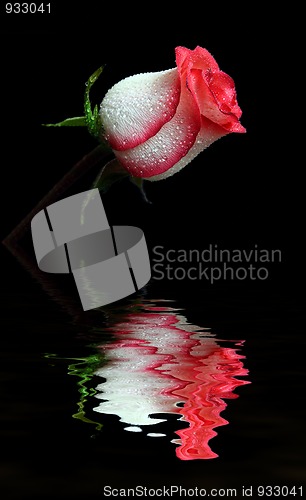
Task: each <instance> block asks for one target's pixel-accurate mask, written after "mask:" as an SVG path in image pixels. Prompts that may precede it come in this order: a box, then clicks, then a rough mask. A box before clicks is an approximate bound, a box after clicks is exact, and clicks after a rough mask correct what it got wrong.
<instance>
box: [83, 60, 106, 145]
mask: <svg viewBox="0 0 306 500" xmlns="http://www.w3.org/2000/svg"><path fill="white" fill-rule="evenodd" d="M103 69H104V66H100V68H98V69H97V70H96V71H95V72H94V73H93V74H92V75H91V76H90V77H89V79H88V80H87V82H86V84H85V85H86V89H85V94H84V112H85V120H86V125H87V128H88V130H89V133H90V134H91V135H93V136H94V137H95V138H96V139H100V138H101V135H102V122H101V119H100V116H99V108H98V106H97V105H95V107H94V108H93V111H92V108H91V102H90V98H89V92H90V90H91V87H92V86H93V84H94V83H95V82H96V81H97V79H98V78H99V76H100V75H101V73H102V71H103Z"/></svg>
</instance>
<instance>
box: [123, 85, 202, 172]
mask: <svg viewBox="0 0 306 500" xmlns="http://www.w3.org/2000/svg"><path fill="white" fill-rule="evenodd" d="M200 129H201V116H200V113H199V109H198V106H197V104H196V103H195V101H194V99H193V97H192V95H191V93H190V92H189V90H188V88H187V87H186V86H185V87H184V86H182V89H181V99H180V103H179V105H178V107H177V110H176V113H175V115H174V117H173V118H172V119H171V120H170V121H169V122H167V123H166V124H165V125H164V126H163V127H162V128H161V129H160V130H159V132H158V133H157V134H156V135H155V136H154V137H151V138H150V139H148V140H147V141H146V142H145V143H144V144H140V145H139V146H137V147H135V148H132V149H129V150H127V151H118V150H117V151H114V153H115V154H116V156H117V158H118V160H119V161H120V163H121V164H122V165H123V166H124V167H125V168H126V169H127V170H128V171H129V173H130V174H131V175H133V176H135V177H143V178H151V176H155V175H159V174H162V173H163V172H165V171H167V170H168V169H170V168H171V167H173V166H174V165H175V164H176V163H177V162H178V161H179V160H180V159H181V158H182V157H184V156H185V155H186V154H187V152H188V151H189V150H190V148H191V147H192V146H193V144H194V142H195V140H196V137H197V135H198V133H199V131H200Z"/></svg>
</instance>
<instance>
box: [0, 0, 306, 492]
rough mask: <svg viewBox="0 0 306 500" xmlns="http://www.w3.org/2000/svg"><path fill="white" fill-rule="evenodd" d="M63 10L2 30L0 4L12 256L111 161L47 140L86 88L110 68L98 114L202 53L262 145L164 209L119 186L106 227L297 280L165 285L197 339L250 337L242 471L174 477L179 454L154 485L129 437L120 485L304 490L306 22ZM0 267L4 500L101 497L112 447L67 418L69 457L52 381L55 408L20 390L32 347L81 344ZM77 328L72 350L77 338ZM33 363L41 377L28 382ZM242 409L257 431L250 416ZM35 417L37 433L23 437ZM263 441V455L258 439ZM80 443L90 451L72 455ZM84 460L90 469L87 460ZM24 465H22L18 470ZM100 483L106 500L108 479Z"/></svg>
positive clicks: (186, 467)
mask: <svg viewBox="0 0 306 500" xmlns="http://www.w3.org/2000/svg"><path fill="white" fill-rule="evenodd" d="M51 9H52V13H51V14H50V15H47V14H44V15H40V14H36V15H35V16H34V15H31V16H30V15H29V16H26V15H19V16H17V15H15V16H13V15H12V14H11V15H5V12H4V4H2V5H1V47H2V51H1V52H2V55H1V115H2V141H1V152H2V162H1V181H2V182H1V186H2V190H1V191H2V194H1V203H2V209H1V210H2V218H1V236H2V239H3V238H4V237H5V236H6V235H7V234H8V233H10V231H11V230H12V229H13V228H14V227H15V226H16V225H17V224H18V223H19V222H20V221H21V220H22V219H23V218H24V217H25V216H26V215H27V214H28V213H29V212H30V210H31V209H33V207H35V205H36V204H37V203H38V202H39V201H40V200H41V198H42V197H43V196H44V195H45V194H46V193H47V192H48V191H49V190H50V189H51V188H52V187H53V186H54V184H55V183H57V182H58V181H59V180H60V179H61V178H62V176H63V175H64V174H65V173H66V172H67V171H68V170H69V169H70V168H72V167H73V165H74V164H75V163H76V162H77V161H79V160H80V158H82V157H83V156H84V155H85V154H87V153H88V152H90V151H91V150H92V149H93V148H94V147H95V146H96V142H95V140H94V139H93V138H92V137H90V136H89V134H88V133H87V131H86V130H85V129H51V128H44V127H42V126H41V124H42V123H46V122H56V121H60V120H62V119H64V118H66V117H70V116H76V115H81V114H82V112H83V109H82V102H83V92H84V84H85V82H86V80H87V79H88V77H89V75H90V74H91V73H93V71H95V70H96V69H97V68H98V67H99V66H100V65H102V64H106V67H105V70H104V72H103V75H102V76H101V78H100V79H99V81H98V82H97V83H96V85H95V87H94V89H93V92H92V96H93V98H94V99H95V100H96V102H97V103H100V101H101V100H102V98H103V95H104V94H105V92H106V91H107V90H108V88H110V86H111V85H113V84H114V83H116V82H118V81H119V80H121V79H122V78H124V77H126V76H129V75H132V74H136V73H140V72H147V71H161V70H164V69H169V68H171V67H174V66H175V55H174V48H175V47H176V46H178V45H184V46H186V47H187V48H190V49H193V48H195V47H196V46H197V45H200V46H202V47H205V48H206V49H208V50H209V51H210V52H211V54H212V55H213V56H214V57H215V59H216V60H217V62H218V64H219V66H220V68H221V69H222V70H223V71H225V72H226V73H228V74H229V75H230V76H231V77H232V78H233V79H234V81H235V84H236V90H237V97H238V103H239V105H240V107H241V109H242V112H243V114H242V118H241V123H242V124H243V125H244V126H245V127H246V129H247V133H246V134H230V135H228V136H226V137H224V138H222V139H220V140H219V141H217V142H215V143H214V144H213V145H212V146H210V147H209V148H208V149H207V150H206V151H204V152H203V153H201V154H200V155H199V156H198V157H197V158H196V159H194V160H193V162H192V163H191V164H189V165H188V166H187V167H186V168H185V169H183V171H181V172H180V173H178V174H177V175H175V176H173V177H171V178H169V179H167V180H165V181H160V182H154V183H150V182H146V183H145V190H146V193H147V196H148V198H149V199H150V200H151V202H152V203H151V204H147V203H145V202H144V201H143V199H142V197H141V195H140V193H139V191H138V190H137V188H136V187H135V186H133V185H132V184H131V183H130V182H129V181H128V180H127V179H126V180H124V181H122V182H121V183H120V184H117V185H114V186H113V187H112V188H111V189H110V191H109V192H108V193H107V194H106V195H105V197H104V198H103V200H104V204H105V207H106V209H107V213H108V216H109V220H110V222H111V223H112V224H120V225H121V224H131V225H136V226H139V227H141V228H142V229H143V230H144V232H145V235H146V238H147V240H148V244H149V248H152V247H153V246H154V245H157V244H158V245H165V246H167V247H169V248H170V247H172V248H200V249H203V248H207V246H208V245H209V244H217V245H218V246H219V248H240V249H243V248H245V249H248V248H250V249H251V248H253V247H254V245H255V244H257V245H258V247H259V248H264V249H267V250H271V249H280V250H281V252H282V263H281V264H279V265H275V266H271V268H269V269H270V271H271V273H270V276H269V279H268V280H266V281H264V282H253V281H250V280H244V281H242V282H237V281H236V282H224V281H223V282H220V283H217V284H215V285H214V286H211V285H210V284H208V283H203V282H192V283H190V282H175V283H166V282H163V283H162V284H160V283H153V284H152V287H153V293H155V295H158V294H161V289H162V294H163V298H167V297H173V296H175V298H176V300H177V301H178V303H179V304H181V306H182V307H184V308H186V307H187V308H188V307H189V306H190V308H191V309H190V311H191V312H190V317H189V320H190V321H191V322H195V323H196V324H202V323H203V321H204V322H205V323H207V324H209V325H211V326H212V328H214V329H215V330H217V331H219V332H221V334H222V335H223V337H225V338H231V337H233V332H235V337H236V338H244V337H247V338H248V342H247V343H246V351H245V353H246V354H247V359H248V365H247V366H248V367H249V368H250V372H251V374H252V384H251V385H250V386H248V391H249V392H248V398H247V397H246V399H245V403H244V402H243V397H242V396H241V398H239V400H237V401H236V402H235V405H236V410H237V413H234V414H233V415H232V417H231V422H232V423H233V431H232V434H231V433H230V431H227V430H226V429H225V428H224V429H225V430H222V429H221V430H220V435H222V433H223V439H224V440H225V441H224V442H225V443H226V445H227V446H225V447H224V448H225V450H229V449H230V450H231V453H232V455H231V453H230V452H229V451H224V454H223V458H222V459H220V462H218V464H216V462H214V461H213V462H214V463H213V464H212V463H209V464H207V467H206V469H205V471H204V472H203V467H202V464H198V463H196V464H194V465H191V464H190V463H187V464H181V463H180V464H175V465H173V464H167V462H166V460H167V456H168V455H167V453H166V454H165V458H164V460H163V459H161V458H160V456H159V453H158V450H157V449H156V450H154V449H153V448H154V446H153V445H152V448H150V450H149V452H150V454H151V458H153V460H154V459H156V460H155V462H153V464H154V465H152V466H151V467H152V468H151V469H150V472H148V468H149V467H150V466H149V464H148V463H147V462H146V460H147V456H145V457H143V456H142V455H141V453H140V454H138V455H137V453H136V452H135V451H133V446H134V444H133V443H134V442H132V441H131V442H129V439H130V438H126V442H125V443H123V445H122V449H121V455H120V454H119V455H118V454H117V452H116V450H117V448H116V447H115V449H113V448H112V447H113V443H112V442H111V438H110V441H109V442H106V444H105V446H106V452H105V449H104V453H106V457H103V460H104V462H103V463H104V467H105V470H106V471H108V473H109V474H110V476H109V477H110V478H111V479H112V482H113V484H115V483H116V481H117V484H121V483H124V482H125V481H126V482H128V478H130V483H131V485H133V484H134V485H135V484H142V483H143V484H145V483H146V482H147V484H149V483H151V484H155V483H158V477H159V476H160V477H161V478H162V479H161V481H160V482H159V484H163V483H162V480H166V472H167V466H168V467H169V478H171V479H172V480H173V478H174V477H178V478H179V477H181V478H182V481H183V480H184V481H185V482H186V483H188V484H191V485H196V484H198V483H199V481H200V479H199V478H200V477H201V481H202V480H203V477H202V475H203V473H204V474H205V475H207V484H209V485H210V486H211V487H217V486H218V484H220V485H222V486H223V487H226V486H227V485H228V487H230V486H231V485H232V484H235V485H236V484H237V485H238V484H239V485H242V484H245V483H246V484H255V482H256V481H257V482H258V481H260V480H261V479H262V480H263V481H264V484H270V483H271V484H278V483H277V481H278V482H280V481H281V478H282V477H284V478H286V477H287V476H286V474H287V470H290V473H289V472H288V478H289V479H290V481H291V483H293V482H295V484H297V485H299V484H302V482H303V481H304V479H303V478H304V477H305V462H303V459H302V457H303V451H302V450H303V434H302V431H303V428H302V426H301V421H302V416H301V412H302V407H303V404H302V402H303V399H304V398H303V392H304V390H305V378H304V368H303V367H304V364H305V363H304V351H303V347H304V345H305V341H304V331H303V330H304V318H305V314H304V312H305V311H304V299H305V294H304V279H305V276H304V270H305V265H304V231H305V229H304V227H305V224H304V212H305V208H304V181H303V175H302V170H303V166H302V164H303V157H301V156H300V154H299V153H298V146H299V141H298V136H299V130H300V128H301V127H302V126H303V125H301V126H300V125H299V123H300V118H301V117H300V109H301V108H300V107H299V105H300V104H299V102H300V101H299V98H300V88H299V85H300V84H299V83H298V82H299V79H298V77H297V76H296V73H297V72H298V69H297V68H298V62H297V59H298V57H297V55H298V50H299V33H300V32H299V30H298V28H297V19H298V18H299V15H298V13H296V12H295V13H294V14H293V13H290V12H288V9H287V10H283V11H282V10H281V9H280V8H278V9H277V12H275V11H273V12H271V13H268V12H267V11H266V10H265V8H264V7H263V6H262V7H260V6H259V5H258V4H256V6H255V5H249V4H244V6H243V7H241V4H240V5H239V4H237V5H235V4H232V3H231V4H230V5H227V7H226V8H225V7H224V6H219V5H218V6H216V5H215V6H214V5H209V6H208V5H206V4H198V5H187V6H186V5H184V6H183V9H182V7H180V6H178V5H175V6H174V7H171V6H170V8H168V9H167V10H166V5H161V6H158V5H156V4H154V5H153V4H145V5H140V6H137V7H136V6H134V7H133V6H131V5H127V4H125V5H124V4H123V5H114V6H110V5H104V4H103V3H102V2H100V3H98V4H97V2H86V3H85V2H84V3H83V4H81V3H80V4H78V3H76V2H70V3H69V2H65V5H62V4H61V3H60V2H51ZM289 32H290V36H289ZM86 188H87V186H86ZM79 190H81V189H79ZM28 236H29V235H27V237H28ZM25 239H26V238H25ZM24 244H25V245H26V242H25V243H24ZM21 246H22V243H21ZM1 252H2V259H3V260H2V262H3V266H2V273H3V276H2V277H3V285H2V297H3V298H2V304H3V306H4V314H3V332H4V333H3V334H2V341H3V349H2V352H3V354H4V362H5V363H6V365H5V366H9V367H10V372H9V373H10V375H9V376H8V375H7V373H8V372H6V371H5V372H4V382H5V383H4V393H5V394H6V395H7V396H8V407H7V408H8V409H7V410H6V411H5V412H4V413H3V415H4V416H3V419H4V424H5V425H4V426H3V432H2V436H3V440H4V444H5V446H4V447H3V450H4V454H3V457H2V459H3V471H4V472H3V478H4V482H3V485H4V491H5V494H4V497H3V498H5V499H6V498H14V499H15V498H16V499H17V498H18V499H19V498H36V496H33V495H34V494H35V495H37V498H70V496H71V498H72V497H73V498H84V499H85V498H88V499H89V498H101V497H102V495H101V494H98V493H96V492H97V491H98V488H94V486H93V485H94V484H98V482H99V478H97V476H96V470H95V465H96V464H97V462H98V461H99V459H100V458H101V456H100V455H99V447H98V446H97V447H92V448H90V447H88V444H87V442H86V436H85V432H84V431H83V432H84V435H82V431H79V428H76V427H75V425H76V424H75V422H72V423H71V421H70V420H69V411H68V412H67V416H66V417H65V418H66V419H67V422H66V421H65V422H64V429H66V431H65V432H66V441H65V439H64V434H63V433H64V431H63V430H61V428H60V424H58V425H56V424H55V426H54V427H53V428H51V429H50V427H48V428H45V427H44V424H43V423H42V421H43V412H44V408H45V406H47V410H46V411H47V412H49V415H50V412H51V413H52V412H53V413H54V418H55V422H56V421H57V420H56V419H57V417H56V415H57V411H59V409H61V408H62V406H63V405H64V395H59V396H57V397H55V393H56V390H57V389H56V388H55V387H54V386H52V383H51V380H50V379H47V380H45V381H44V382H45V383H47V387H48V390H49V391H50V392H49V394H50V393H51V395H53V401H54V400H55V401H56V403H54V408H53V409H52V405H51V406H48V404H49V405H50V403H49V398H47V396H46V393H45V392H43V390H42V391H41V392H40V391H39V390H38V391H37V394H38V398H36V397H35V398H34V396H33V394H32V396H31V397H30V395H29V393H28V391H27V389H26V387H25V388H20V387H19V389H18V380H19V379H20V378H21V379H22V377H23V376H24V375H25V373H26V374H27V375H26V378H27V377H28V376H29V375H28V374H29V373H32V372H31V370H34V368H33V367H32V368H31V356H30V355H29V353H30V352H31V350H32V349H34V348H33V346H35V349H34V352H37V351H40V350H41V351H43V350H44V349H46V346H47V345H48V347H50V346H49V344H51V345H52V344H54V345H55V346H57V348H58V344H59V343H60V341H61V335H63V343H64V345H66V344H65V342H66V343H67V344H68V343H69V339H70V337H69V335H71V338H73V328H72V327H71V324H70V320H69V319H68V320H67V318H66V316H65V314H63V313H62V312H60V311H58V306H57V304H56V302H55V303H54V302H53V301H52V300H51V299H50V297H48V296H47V295H46V294H44V293H43V292H42V291H41V289H40V288H39V286H37V284H36V283H35V282H32V281H31V276H30V275H29V273H27V272H26V271H25V269H24V268H23V266H20V263H18V262H17V260H16V259H15V257H14V256H13V255H12V254H11V253H10V252H9V251H8V250H7V248H5V247H4V246H2V248H1ZM174 291H175V292H174ZM191 306H192V307H191ZM54 317H56V318H57V319H56V320H55V319H54ZM201 322H202V323H201ZM58 325H62V327H61V328H62V329H60V330H58ZM65 328H66V329H67V332H68V333H67V332H66V333H65V334H64V333H63V330H65ZM42 332H43V339H42ZM48 343H49V344H48ZM16 346H19V347H18V348H17V347H16ZM16 349H17V350H16ZM50 349H51V347H50ZM54 349H55V350H56V347H54ZM24 352H25V353H26V355H27V360H28V361H27V363H26V366H25V367H24V368H21V367H22V366H23V361H22V360H23V353H24ZM263 353H266V355H264V354H263ZM14 357H15V359H14ZM14 366H15V367H14ZM24 370H25V372H24ZM35 370H37V371H36V372H35V373H36V375H35V376H37V378H38V379H39V378H40V376H41V374H42V376H45V377H47V375H46V368H45V365H43V362H42V363H41V366H39V364H38V366H37V364H36V365H35ZM39 370H41V371H39ZM282 370H284V371H282ZM282 373H283V375H282ZM14 374H15V376H14ZM31 376H33V377H34V374H33V373H32V375H31ZM6 377H8V380H9V382H7V380H6ZM37 383H38V384H39V382H37ZM38 387H40V386H39V385H38ZM41 389H42V386H41ZM244 390H245V389H244ZM240 392H241V394H242V392H243V391H240ZM17 395H19V398H20V400H21V401H23V410H20V406H18V405H17V403H16V408H15V406H14V404H13V406H12V401H15V402H16V400H17ZM29 397H30V402H29V400H28V398H29ZM34 399H35V406H33V405H34ZM51 400H52V398H51ZM252 402H253V406H252ZM255 402H256V403H255ZM27 404H29V405H30V408H36V410H35V412H36V413H35V416H34V410H32V411H31V410H29V411H28V412H27V411H26V410H25V408H26V407H27ZM31 405H32V406H31ZM56 405H58V407H57V406H56ZM241 405H242V406H241ZM243 405H244V406H243ZM247 405H250V410H249V413H247V411H246V407H247ZM239 408H240V409H241V412H242V413H243V412H244V413H243V414H248V418H246V419H243V418H242V417H239V411H238V409H239ZM10 412H11V413H10ZM252 412H255V413H254V415H255V416H253V414H252ZM263 412H266V413H267V414H268V415H269V418H268V419H267V422H263V421H261V420H260V419H261V415H262V413H263ZM6 414H7V415H8V417H7V418H6V417H5V415H6ZM11 415H13V417H11ZM18 415H19V416H18ZM25 415H26V417H25ZM37 415H40V417H38V416H37ZM270 415H271V417H270ZM276 415H277V416H278V417H279V419H278V420H277V421H276V420H275V416H276ZM24 418H25V419H26V422H27V424H26V425H25V428H26V431H24V434H22V433H21V434H18V432H17V430H16V429H17V428H18V429H19V428H20V425H21V424H20V422H21V421H22V420H23V419H24ZM49 418H50V419H51V417H49ZM6 426H7V428H8V430H7V429H6ZM21 427H22V426H21ZM228 427H229V426H228ZM250 427H252V438H251V439H249V438H248V437H247V436H248V434H247V433H248V432H250V431H249V429H250ZM22 428H23V427H22ZM29 429H30V431H29ZM67 429H70V430H69V431H67ZM77 432H80V436H79V439H80V442H79V443H78V444H76V443H75V442H74V437H75V434H76V433H77ZM16 436H17V437H16ZM244 436H246V437H245V438H244ZM269 436H270V437H269ZM216 440H217V438H216ZM42 443H44V445H43V444H42ZM84 443H85V444H84ZM237 443H238V444H237ZM282 443H283V449H284V450H286V451H284V452H282ZM274 445H275V447H274V448H273V446H274ZM216 447H218V444H216ZM271 449H273V450H274V451H273V453H272V452H269V450H271ZM88 450H90V451H88ZM127 450H128V451H127ZM275 450H276V451H275ZM221 451H222V450H221V446H220V453H221ZM78 453H79V454H80V455H82V454H83V455H84V454H86V453H91V456H90V458H88V460H87V461H86V459H84V457H83V458H82V459H81V458H80V459H79V461H78V459H77V455H78ZM282 453H283V454H282ZM277 454H279V457H280V459H279V462H278V461H277V460H276V459H275V457H276V456H277ZM53 455H54V456H55V458H54V459H53V458H51V457H53ZM73 455H74V456H73ZM238 456H240V457H242V460H243V457H245V460H246V463H247V464H249V465H246V466H245V468H243V467H242V471H240V470H237V469H236V468H235V459H236V458H237V457H238ZM16 457H17V458H16ZM131 457H132V458H131ZM14 460H16V463H18V464H19V465H18V466H16V468H14V467H13V466H12V464H13V463H14ZM28 460H30V462H31V469H30V470H31V472H30V473H29V472H28V468H27V467H28V464H27V462H28ZM101 460H102V459H101ZM159 461H160V462H159ZM232 462H233V463H232ZM81 463H82V464H83V467H81V465H80V464H81ZM26 464H27V465H26ZM56 464H58V466H57V465H56ZM84 464H85V465H84ZM254 464H256V466H255V467H254ZM134 466H135V467H136V470H135V468H134ZM218 467H219V469H218ZM137 468H138V469H137ZM59 469H60V470H61V476H60V477H61V478H62V477H65V480H62V482H60V481H59V479H58V476H59ZM294 471H295V472H294ZM78 475H79V476H78ZM209 477H210V478H211V481H210V480H209V479H208V478H209ZM53 478H54V485H55V486H54V490H53V489H52V481H53ZM55 478H57V479H55ZM80 478H81V479H80ZM217 478H218V479H217ZM171 479H169V481H170V480H171ZM16 481H17V482H18V481H19V487H17V486H16V484H15V482H16ZM100 481H101V484H100V486H101V487H100V491H101V488H102V487H103V485H104V484H106V483H105V478H102V477H101V478H100ZM34 485H36V486H34ZM62 485H63V486H62ZM61 487H63V488H64V490H65V491H64V490H63V491H60V488H61ZM15 492H16V493H15ZM86 492H87V494H86ZM93 492H95V494H96V496H95V494H94V493H93ZM49 494H50V497H49ZM14 495H15V496H14ZM78 495H79V496H78Z"/></svg>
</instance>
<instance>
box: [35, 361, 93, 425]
mask: <svg viewBox="0 0 306 500" xmlns="http://www.w3.org/2000/svg"><path fill="white" fill-rule="evenodd" d="M44 357H45V358H53V359H54V358H56V359H66V360H68V359H71V360H73V361H76V363H71V364H70V365H68V375H74V376H76V377H79V379H80V380H79V381H78V382H77V385H78V387H79V388H78V392H79V393H80V399H79V401H78V403H77V405H78V408H79V411H78V412H77V413H74V414H73V415H72V417H73V418H77V419H78V420H81V421H82V422H85V423H87V424H94V425H95V426H96V430H97V431H100V430H101V429H102V427H103V424H101V423H99V422H95V421H93V420H91V419H89V418H87V417H86V415H85V403H86V402H87V397H88V396H90V397H92V396H94V395H95V394H96V392H97V391H96V390H95V389H93V388H92V387H91V388H89V389H88V387H86V383H87V382H89V381H90V380H91V379H92V378H93V376H94V372H95V371H96V369H97V368H98V367H100V366H101V362H102V361H103V356H102V355H99V354H92V355H91V356H88V357H86V358H59V357H57V356H56V354H49V353H46V354H45V355H44Z"/></svg>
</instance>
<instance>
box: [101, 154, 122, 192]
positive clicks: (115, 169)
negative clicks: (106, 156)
mask: <svg viewBox="0 0 306 500" xmlns="http://www.w3.org/2000/svg"><path fill="white" fill-rule="evenodd" d="M128 175H129V173H128V171H127V170H125V169H124V168H123V167H122V166H121V165H120V163H119V162H118V161H117V160H116V159H113V160H111V161H109V162H108V163H107V164H106V165H105V166H104V167H103V168H102V170H101V171H100V173H99V175H98V176H97V178H96V180H95V181H94V184H93V188H97V189H99V191H101V192H102V193H106V192H107V191H108V190H109V188H110V187H111V186H112V185H113V184H114V183H115V182H117V181H120V180H122V179H124V178H125V177H128Z"/></svg>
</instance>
